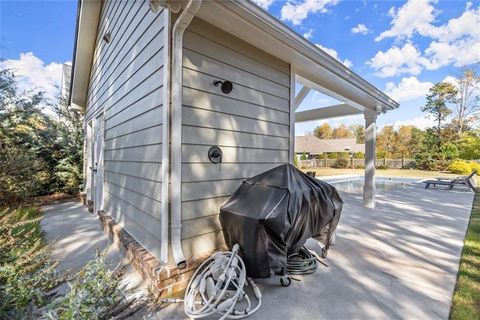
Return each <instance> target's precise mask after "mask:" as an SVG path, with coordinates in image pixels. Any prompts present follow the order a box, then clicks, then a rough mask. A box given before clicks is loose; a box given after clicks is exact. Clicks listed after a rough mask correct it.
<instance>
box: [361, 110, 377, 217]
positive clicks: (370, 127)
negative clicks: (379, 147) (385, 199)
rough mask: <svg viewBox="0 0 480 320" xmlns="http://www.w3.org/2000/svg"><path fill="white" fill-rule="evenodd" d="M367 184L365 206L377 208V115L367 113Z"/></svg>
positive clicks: (364, 196) (365, 185)
mask: <svg viewBox="0 0 480 320" xmlns="http://www.w3.org/2000/svg"><path fill="white" fill-rule="evenodd" d="M364 115H365V183H364V185H363V205H364V206H365V207H367V208H375V191H376V190H375V157H376V156H375V140H376V120H377V113H376V112H374V111H366V112H365V114H364Z"/></svg>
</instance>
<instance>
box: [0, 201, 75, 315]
mask: <svg viewBox="0 0 480 320" xmlns="http://www.w3.org/2000/svg"><path fill="white" fill-rule="evenodd" d="M42 217H43V215H42V213H41V212H40V211H39V210H38V209H36V208H34V207H25V208H18V209H16V210H10V209H4V210H3V211H0V314H1V315H2V316H5V318H6V319H30V318H33V311H34V308H35V307H42V306H44V305H45V304H46V303H47V300H48V295H47V294H46V293H47V292H49V291H51V290H52V289H54V288H55V287H57V286H58V285H60V284H61V283H63V282H64V281H65V280H66V277H64V276H61V275H58V274H57V273H56V271H55V268H56V266H57V264H58V261H57V260H54V259H51V258H50V251H51V250H50V247H49V246H47V245H46V244H45V243H44V241H43V238H42V231H41V226H40V219H42ZM1 318H2V319H3V317H1Z"/></svg>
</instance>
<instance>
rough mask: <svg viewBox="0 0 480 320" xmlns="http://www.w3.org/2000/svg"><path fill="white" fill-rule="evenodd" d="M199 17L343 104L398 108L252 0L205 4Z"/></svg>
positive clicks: (387, 108)
mask: <svg viewBox="0 0 480 320" xmlns="http://www.w3.org/2000/svg"><path fill="white" fill-rule="evenodd" d="M197 16H198V17H199V18H201V19H203V20H205V21H207V22H209V23H211V24H213V25H216V26H217V27H219V28H221V29H223V30H225V31H227V32H229V33H231V34H233V35H234V36H236V37H238V38H240V39H242V40H244V41H246V42H248V43H250V44H252V45H254V46H256V47H258V48H260V49H262V50H264V51H266V52H268V53H270V54H272V55H273V56H276V57H277V58H279V59H281V60H283V61H286V62H288V63H290V64H291V65H292V66H294V67H295V70H296V71H295V72H296V74H297V75H299V76H301V77H302V78H304V79H308V80H309V81H311V82H313V83H316V84H318V85H321V86H322V87H323V88H325V89H326V90H329V91H331V92H334V93H335V94H336V95H337V96H338V95H340V96H342V97H343V98H342V99H339V100H341V101H345V102H347V101H346V100H348V102H352V103H349V104H351V105H352V104H357V105H360V106H363V107H366V108H368V109H371V110H376V111H387V110H391V109H395V108H397V107H398V103H396V102H395V101H394V100H392V99H391V98H389V97H388V96H387V95H385V94H384V93H383V92H381V91H380V90H379V89H377V88H375V87H374V86H373V85H371V84H370V83H368V82H367V81H366V80H364V79H363V78H361V77H360V76H358V75H357V74H355V73H354V72H353V71H351V70H350V69H348V68H347V67H346V66H344V65H343V64H342V63H341V62H339V61H337V60H336V59H335V58H333V57H331V56H330V55H328V54H327V53H326V52H324V51H323V50H321V49H320V48H318V47H316V46H315V45H313V44H312V43H310V42H308V40H306V39H305V38H303V37H302V36H300V35H298V34H297V33H295V32H294V31H293V30H291V29H290V28H288V27H287V26H285V25H284V24H283V23H281V22H280V21H278V20H277V19H276V18H274V17H272V16H271V15H269V14H268V13H267V12H265V11H264V10H262V9H261V8H260V7H258V6H256V5H255V4H253V3H251V2H250V1H244V0H232V1H205V2H204V5H203V6H202V8H201V9H200V11H199V12H198V14H197ZM345 95H348V97H345Z"/></svg>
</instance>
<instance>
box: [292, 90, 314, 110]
mask: <svg viewBox="0 0 480 320" xmlns="http://www.w3.org/2000/svg"><path fill="white" fill-rule="evenodd" d="M310 90H311V89H310V88H309V87H306V86H303V87H302V89H300V92H299V93H298V94H297V96H296V97H295V110H297V108H298V107H299V106H300V105H301V104H302V102H303V100H305V98H306V97H307V94H308V93H309V92H310Z"/></svg>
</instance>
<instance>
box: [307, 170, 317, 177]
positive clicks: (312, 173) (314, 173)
mask: <svg viewBox="0 0 480 320" xmlns="http://www.w3.org/2000/svg"><path fill="white" fill-rule="evenodd" d="M305 174H306V175H307V176H310V177H312V178H315V176H316V175H317V172H316V171H307V172H305Z"/></svg>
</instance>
